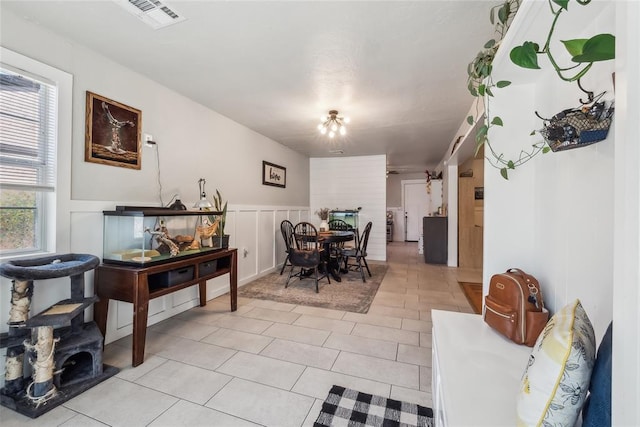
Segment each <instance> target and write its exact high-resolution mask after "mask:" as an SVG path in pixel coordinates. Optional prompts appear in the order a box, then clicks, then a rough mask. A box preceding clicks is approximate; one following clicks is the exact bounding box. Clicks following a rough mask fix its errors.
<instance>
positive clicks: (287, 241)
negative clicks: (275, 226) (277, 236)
mask: <svg viewBox="0 0 640 427" xmlns="http://www.w3.org/2000/svg"><path fill="white" fill-rule="evenodd" d="M280 232H281V233H282V239H283V240H284V247H285V249H284V250H285V252H286V253H287V257H286V258H285V259H284V263H283V264H282V269H281V270H280V275H282V273H283V272H284V269H285V267H286V266H287V265H289V266H291V268H293V265H291V261H290V259H289V258H290V256H291V248H293V246H294V245H295V243H294V241H293V223H292V222H291V221H289V220H287V219H285V220H284V221H282V222H281V223H280Z"/></svg>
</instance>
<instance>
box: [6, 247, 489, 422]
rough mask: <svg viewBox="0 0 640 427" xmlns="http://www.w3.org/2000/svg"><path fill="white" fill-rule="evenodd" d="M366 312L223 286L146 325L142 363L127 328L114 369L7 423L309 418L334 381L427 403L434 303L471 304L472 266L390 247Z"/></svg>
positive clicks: (114, 349)
mask: <svg viewBox="0 0 640 427" xmlns="http://www.w3.org/2000/svg"><path fill="white" fill-rule="evenodd" d="M387 256H388V265H389V269H388V271H387V274H386V276H385V278H384V280H383V282H382V284H381V285H380V289H379V291H378V293H377V295H376V297H375V299H374V301H373V304H372V305H371V308H370V310H369V313H367V314H357V313H348V312H343V311H335V310H327V309H322V308H314V307H305V306H296V305H292V304H283V303H277V302H272V301H262V300H252V299H245V298H241V299H240V300H239V308H238V311H237V312H235V313H230V312H229V299H228V295H225V296H222V297H220V298H216V299H215V300H213V301H209V303H208V304H207V306H206V307H197V308H193V309H191V310H189V311H187V312H184V313H181V314H179V315H177V316H174V317H173V318H171V319H168V320H165V321H164V322H161V323H159V324H156V325H153V326H151V327H149V329H148V332H147V344H146V355H145V362H144V363H143V364H142V365H140V366H138V367H136V368H132V367H131V337H130V336H129V337H126V338H124V339H122V340H119V341H116V342H114V343H112V344H109V345H108V346H107V347H106V349H105V354H104V359H105V360H104V361H105V363H108V364H111V365H115V366H118V367H119V368H121V371H120V373H118V374H117V375H116V376H115V377H113V378H111V379H109V380H107V381H105V382H103V383H101V384H99V385H98V386H96V387H93V388H91V389H89V390H87V391H86V392H84V393H83V394H81V395H79V396H77V397H76V398H74V399H72V400H70V401H68V402H66V403H65V404H64V405H62V406H59V407H57V408H55V409H54V410H52V411H51V412H49V413H47V414H45V415H43V416H41V417H39V418H37V419H35V420H32V419H29V418H26V417H23V416H21V415H19V414H17V413H15V412H13V411H10V410H8V409H6V408H4V407H2V408H1V409H0V420H1V421H2V425H3V427H9V426H31V425H33V426H35V425H37V426H105V425H110V426H147V425H148V426H198V425H219V426H236V425H237V426H249V425H264V426H308V425H312V424H313V421H315V418H316V417H317V415H318V413H319V411H320V407H321V404H322V401H323V400H324V398H325V397H326V395H327V393H328V391H329V389H330V388H331V386H332V385H333V384H340V385H343V386H346V387H350V388H354V389H357V390H360V391H364V392H368V393H373V394H378V395H382V396H387V397H391V398H394V399H400V400H406V401H410V402H415V403H419V404H421V405H425V406H431V309H433V308H435V309H443V310H454V311H462V312H472V311H471V308H470V306H469V303H468V302H467V300H466V298H465V296H464V294H463V293H462V291H461V289H460V287H459V285H458V283H457V282H458V280H460V281H480V279H481V273H480V272H479V271H478V270H465V269H460V268H448V267H445V266H436V265H428V264H425V263H424V261H423V258H422V255H418V254H417V244H415V243H398V242H394V243H391V244H389V245H388V251H387Z"/></svg>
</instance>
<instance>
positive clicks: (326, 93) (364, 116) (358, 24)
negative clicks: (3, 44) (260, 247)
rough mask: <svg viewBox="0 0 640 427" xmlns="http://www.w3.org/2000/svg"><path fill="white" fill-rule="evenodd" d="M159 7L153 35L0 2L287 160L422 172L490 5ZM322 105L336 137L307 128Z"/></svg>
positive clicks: (105, 17)
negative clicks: (166, 12)
mask: <svg viewBox="0 0 640 427" xmlns="http://www.w3.org/2000/svg"><path fill="white" fill-rule="evenodd" d="M166 3H167V4H168V5H169V6H170V7H172V8H174V9H176V11H177V12H179V13H180V14H181V15H183V16H185V17H186V18H187V19H186V21H184V22H181V23H178V24H175V25H173V26H169V27H166V28H162V29H159V30H153V29H152V28H151V27H149V26H147V25H146V24H144V23H142V22H141V21H140V20H139V19H137V18H136V17H134V16H133V15H130V14H129V13H127V12H126V11H125V10H124V9H122V8H121V7H120V6H119V5H118V4H117V3H115V2H113V1H109V0H103V1H15V2H14V1H6V0H3V1H2V2H1V3H0V4H1V6H0V7H2V9H9V10H12V11H14V12H15V13H16V14H18V16H23V17H25V18H27V19H30V20H31V21H32V22H35V23H38V24H39V25H41V26H43V27H46V28H49V29H51V30H52V31H54V32H56V33H59V34H61V35H62V36H64V37H66V38H68V39H70V40H73V41H74V42H77V43H79V44H83V45H85V46H87V47H89V48H91V49H93V50H96V51H98V52H101V53H102V54H103V55H105V56H107V57H109V58H111V59H113V60H115V61H116V62H118V63H121V64H123V65H125V66H127V67H129V68H131V69H133V70H135V71H137V72H139V73H141V74H144V75H146V76H148V77H149V78H151V79H153V80H155V81H157V82H159V83H161V84H163V85H165V86H167V87H170V88H172V89H174V90H176V91H177V92H180V93H182V94H184V95H185V96H188V97H189V98H192V99H194V100H196V101H198V102H200V103H202V104H203V105H206V106H208V107H210V108H211V109H213V110H215V111H217V112H219V113H221V114H223V115H225V116H227V117H229V118H231V119H232V120H235V121H237V122H238V123H241V124H243V125H245V126H247V127H249V128H251V129H253V130H255V131H256V132H259V133H261V134H263V135H266V136H268V137H270V138H272V139H274V140H275V141H278V142H280V143H282V144H284V145H287V146H289V147H291V148H292V149H294V150H296V151H299V152H301V153H304V154H307V155H309V156H312V157H327V156H332V154H330V153H329V151H330V150H337V149H339V150H343V151H344V155H349V156H353V155H371V154H387V155H388V164H389V168H390V169H395V170H401V171H423V170H424V169H425V168H432V167H434V166H435V165H436V164H437V163H438V162H439V161H440V160H441V159H442V158H443V156H444V154H445V151H446V149H447V147H448V145H449V143H450V142H451V141H452V139H453V138H454V137H455V135H454V134H455V132H456V131H457V129H458V127H459V125H460V123H461V122H462V121H463V120H464V118H465V115H466V112H467V110H468V109H469V107H470V105H471V103H472V101H473V99H472V98H471V96H470V95H469V94H468V92H467V91H466V64H467V63H468V62H469V61H470V60H471V59H473V57H474V56H475V54H476V52H477V51H478V50H479V49H480V48H481V47H482V45H483V44H484V42H485V41H486V40H488V39H489V38H491V36H492V28H491V25H490V23H489V19H488V18H489V9H490V8H491V7H492V6H493V5H494V4H496V3H497V2H495V1H477V0H476V1H456V0H448V1H417V2H405V1H388V2H387V1H375V2H369V1H357V2H347V1H339V2H328V1H301V2H298V1H296V2H293V1H289V2H274V1H260V2H244V1H224V2H221V1H176V0H173V1H171V0H168V1H167V2H166ZM330 109H337V110H339V111H340V113H341V114H344V115H347V116H349V117H350V118H351V123H350V125H349V126H348V134H347V135H346V136H345V137H336V138H334V139H333V140H329V139H328V137H327V136H322V135H320V134H319V132H318V131H317V129H316V126H317V124H318V122H319V118H320V116H321V115H322V114H326V113H327V111H328V110H330Z"/></svg>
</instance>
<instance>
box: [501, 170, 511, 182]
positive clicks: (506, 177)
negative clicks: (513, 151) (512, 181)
mask: <svg viewBox="0 0 640 427" xmlns="http://www.w3.org/2000/svg"><path fill="white" fill-rule="evenodd" d="M500 175H502V177H503V178H504V179H506V180H508V179H509V176H508V174H507V168H502V169H500Z"/></svg>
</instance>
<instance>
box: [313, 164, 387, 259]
mask: <svg viewBox="0 0 640 427" xmlns="http://www.w3.org/2000/svg"><path fill="white" fill-rule="evenodd" d="M385 175H386V156H384V155H383V156H360V157H338V158H311V159H310V189H309V192H310V195H311V196H310V212H311V213H312V214H313V212H315V211H316V210H317V209H319V208H322V207H327V208H330V209H336V208H338V209H356V208H358V207H362V210H361V211H360V214H359V220H360V227H361V229H362V228H363V227H364V226H365V225H366V224H367V222H369V221H372V222H373V227H372V228H371V234H370V236H369V246H368V247H367V253H368V257H367V258H368V259H372V260H380V261H385V260H386V259H387V246H386V238H387V237H386V236H387V228H386V227H387V225H386V200H387V196H386V191H387V186H386V178H385ZM310 219H311V222H312V223H314V224H316V225H319V224H320V219H319V218H318V216H317V215H311V217H310ZM361 231H362V230H361Z"/></svg>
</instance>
